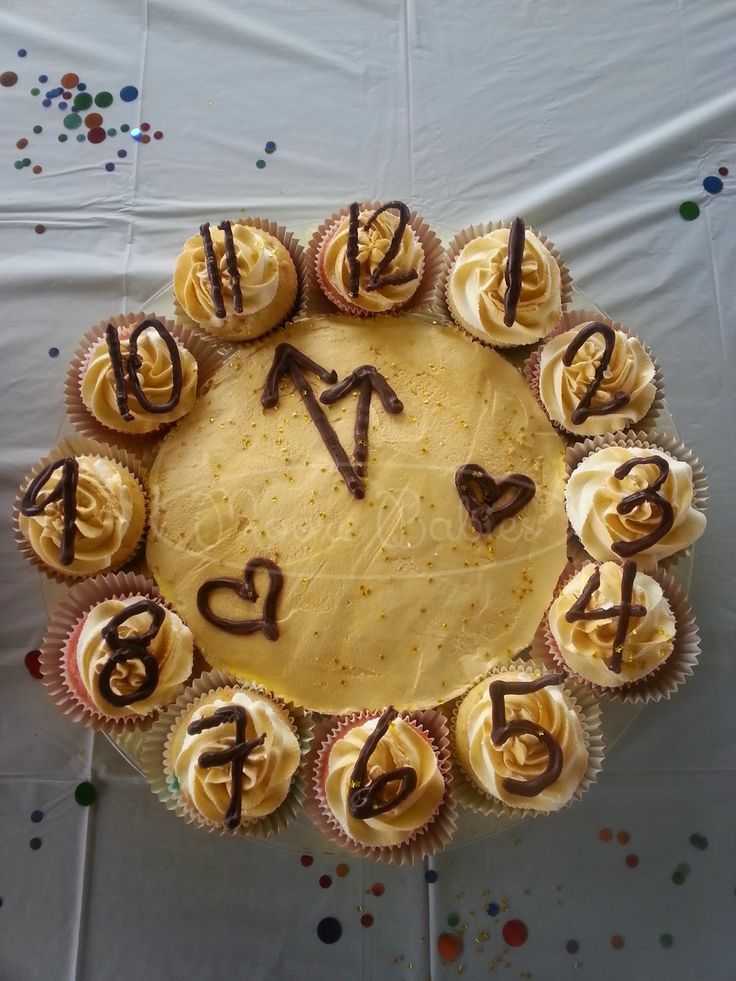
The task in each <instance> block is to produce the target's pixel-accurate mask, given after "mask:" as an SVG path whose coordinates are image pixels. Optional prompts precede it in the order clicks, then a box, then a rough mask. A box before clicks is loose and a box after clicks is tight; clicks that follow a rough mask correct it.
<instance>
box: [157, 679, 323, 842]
mask: <svg viewBox="0 0 736 981" xmlns="http://www.w3.org/2000/svg"><path fill="white" fill-rule="evenodd" d="M232 688H246V689H249V690H250V691H253V692H256V693H257V694H259V695H264V696H266V697H267V698H270V699H271V701H273V702H275V704H276V705H278V706H279V707H280V708H281V709H282V710H283V711H284V712H285V713H286V715H288V716H289V721H290V723H291V728H292V731H293V732H294V734H295V735H296V737H297V739H298V740H299V745H300V748H301V753H302V757H301V763H300V765H299V768H298V769H297V771H296V773H295V775H294V777H293V778H292V781H291V787H290V789H289V793H288V794H287V795H286V798H285V799H284V801H283V802H282V803H281V804H280V805H279V806H278V807H277V808H276V810H275V811H273V812H272V813H271V814H268V815H266V816H265V817H262V818H256V819H255V820H253V821H251V822H250V823H248V824H241V825H240V826H239V827H238V828H235V829H233V830H230V829H228V828H225V827H224V826H223V825H221V824H215V823H214V822H211V821H207V819H206V818H204V817H203V816H202V815H201V814H200V813H199V811H197V810H196V809H195V808H194V807H193V806H192V805H190V804H188V803H187V801H185V800H184V797H183V795H182V794H180V793H178V792H177V789H174V788H176V786H177V785H176V783H175V780H174V777H173V774H172V772H171V771H170V770H169V768H168V765H167V762H166V753H167V751H168V747H169V743H170V738H171V736H172V734H173V731H174V728H175V726H176V724H177V723H178V721H179V719H180V717H181V716H182V715H183V714H184V713H185V712H187V711H189V709H191V707H192V706H193V705H194V704H195V703H196V702H198V701H199V700H201V699H204V698H206V697H207V696H211V695H213V694H216V693H222V694H224V693H225V692H226V691H227V690H228V689H232ZM312 736H313V722H312V717H311V715H310V714H309V713H308V712H306V711H305V710H304V709H302V708H299V707H298V706H296V705H294V704H292V703H291V702H285V701H284V700H283V699H280V698H278V697H277V696H276V695H274V694H273V693H272V692H270V691H268V690H267V689H266V688H264V687H263V685H258V684H256V683H255V682H253V683H249V682H244V681H239V680H238V679H237V678H235V677H234V676H232V675H229V674H226V673H225V672H224V671H209V672H207V673H205V674H203V675H201V676H200V677H199V678H197V679H195V680H194V681H193V682H192V684H191V685H190V686H189V687H188V688H187V689H185V691H183V692H182V694H181V695H180V696H179V698H177V700H176V701H175V702H174V703H173V704H172V705H170V706H169V707H168V709H166V711H164V712H162V713H161V714H160V715H159V717H158V719H157V720H156V722H155V723H154V724H153V726H152V727H151V729H150V731H149V732H148V733H146V735H145V739H144V742H143V746H142V748H141V755H140V762H141V768H142V770H143V774H144V776H145V777H146V779H147V780H148V782H149V784H150V786H151V790H152V791H153V793H154V794H155V795H156V797H158V799H159V800H160V801H161V803H162V804H163V805H164V806H165V807H166V809H167V810H169V811H174V812H175V813H176V814H177V815H178V816H179V817H180V818H183V819H184V820H185V821H186V822H187V824H191V825H193V826H194V827H196V828H200V829H201V830H203V831H206V832H209V833H210V834H211V833H213V832H214V833H216V834H219V835H226V836H229V837H245V838H268V837H270V836H271V835H275V834H278V832H279V831H282V830H283V829H284V828H285V827H286V826H287V825H288V824H289V823H290V822H291V821H292V820H293V819H294V818H295V817H296V815H297V814H298V812H299V809H300V808H301V806H302V802H303V800H304V781H305V752H306V750H307V749H308V747H309V745H310V743H311V741H312Z"/></svg>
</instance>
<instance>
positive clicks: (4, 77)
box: [0, 72, 18, 89]
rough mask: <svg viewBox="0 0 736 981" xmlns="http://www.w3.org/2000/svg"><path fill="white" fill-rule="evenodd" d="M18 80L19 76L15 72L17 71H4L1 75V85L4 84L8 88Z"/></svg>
mask: <svg viewBox="0 0 736 981" xmlns="http://www.w3.org/2000/svg"><path fill="white" fill-rule="evenodd" d="M17 81H18V76H17V75H16V74H15V72H3V73H2V74H1V75H0V85H2V86H3V88H6V89H9V88H12V86H13V85H15V83H16V82H17Z"/></svg>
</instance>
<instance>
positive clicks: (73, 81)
mask: <svg viewBox="0 0 736 981" xmlns="http://www.w3.org/2000/svg"><path fill="white" fill-rule="evenodd" d="M59 81H60V82H61V84H62V85H63V86H64V88H65V89H73V88H75V87H76V86H77V85H79V75H77V74H75V73H74V72H67V73H66V74H65V75H62V76H61V78H60V79H59ZM64 98H65V99H69V98H71V92H65V93H64Z"/></svg>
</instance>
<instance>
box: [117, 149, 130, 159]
mask: <svg viewBox="0 0 736 981" xmlns="http://www.w3.org/2000/svg"><path fill="white" fill-rule="evenodd" d="M118 156H119V157H120V158H122V157H127V156H128V151H127V150H118Z"/></svg>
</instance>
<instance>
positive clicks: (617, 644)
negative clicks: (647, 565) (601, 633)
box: [565, 559, 647, 674]
mask: <svg viewBox="0 0 736 981" xmlns="http://www.w3.org/2000/svg"><path fill="white" fill-rule="evenodd" d="M635 576H636V562H633V561H632V560H631V559H629V560H627V561H626V562H624V567H623V570H622V572H621V602H620V604H619V605H618V606H598V607H595V608H593V609H588V604H589V603H590V600H591V597H592V596H593V593H595V591H596V590H597V589H599V588H600V584H601V571H600V569H599V568H596V569H595V571H594V572H593V574H592V575H591V577H590V579H589V580H588V582H587V583H586V584H585V589H584V590H583V591H582V593H581V594H580V596H579V597H578V598H577V600H576V601H575V602H574V603H573V605H572V606H571V607H570V609H569V610H568V611H567V613H566V614H565V619H566V620H567V622H568V623H575V621H576V620H609V619H613V618H614V617H618V624H617V626H616V634H615V636H614V638H613V644H612V645H611V656H610V657H609V658H608V659H607V660H606V665H607V666H608V668H609V669H610V670H611V671H613V673H614V674H620V672H621V665H622V663H623V657H624V641H625V640H626V635H627V633H628V632H629V625H630V623H631V618H632V617H645V616H646V615H647V608H646V606H642V605H641V604H639V603H632V602H631V600H632V598H633V594H634V578H635Z"/></svg>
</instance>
